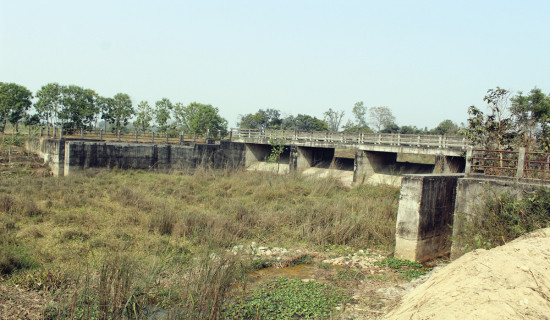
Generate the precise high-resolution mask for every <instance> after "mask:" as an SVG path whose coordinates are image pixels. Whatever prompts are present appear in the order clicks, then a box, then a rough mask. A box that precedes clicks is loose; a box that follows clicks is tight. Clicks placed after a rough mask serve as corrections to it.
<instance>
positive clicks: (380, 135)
mask: <svg viewBox="0 0 550 320" xmlns="http://www.w3.org/2000/svg"><path fill="white" fill-rule="evenodd" d="M381 143H382V134H381V133H379V134H378V144H381Z"/></svg>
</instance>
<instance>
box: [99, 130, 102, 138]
mask: <svg viewBox="0 0 550 320" xmlns="http://www.w3.org/2000/svg"><path fill="white" fill-rule="evenodd" d="M99 140H103V129H99Z"/></svg>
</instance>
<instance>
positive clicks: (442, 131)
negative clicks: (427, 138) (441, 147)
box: [431, 120, 458, 135]
mask: <svg viewBox="0 0 550 320" xmlns="http://www.w3.org/2000/svg"><path fill="white" fill-rule="evenodd" d="M431 133H432V134H437V135H456V134H458V125H457V124H456V123H454V122H452V121H451V120H443V121H441V122H440V123H439V124H438V125H437V127H435V128H433V129H432V130H431Z"/></svg>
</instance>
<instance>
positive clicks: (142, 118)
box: [134, 101, 153, 132]
mask: <svg viewBox="0 0 550 320" xmlns="http://www.w3.org/2000/svg"><path fill="white" fill-rule="evenodd" d="M136 115H137V117H136V120H135V121H134V126H135V127H136V128H138V129H139V130H141V131H142V132H145V131H146V130H147V129H148V128H149V127H150V126H151V121H153V110H151V107H150V106H149V103H148V102H147V101H141V102H140V103H139V104H138V106H137V110H136Z"/></svg>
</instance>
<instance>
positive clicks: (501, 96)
mask: <svg viewBox="0 0 550 320" xmlns="http://www.w3.org/2000/svg"><path fill="white" fill-rule="evenodd" d="M34 98H36V103H34V104H33V102H32V101H33V99H34ZM484 101H485V102H486V103H487V106H486V108H487V109H488V112H487V113H484V112H483V111H481V110H480V109H479V108H477V107H475V106H470V107H469V109H468V117H469V118H468V121H467V124H466V125H461V126H458V125H457V124H456V123H454V122H453V121H451V120H444V121H442V122H441V123H439V125H438V126H437V127H435V128H433V129H431V130H428V129H427V128H424V129H420V128H417V127H416V126H412V125H404V126H398V125H397V124H396V122H395V121H396V119H395V116H394V115H393V113H392V111H391V109H390V108H389V107H385V106H372V107H368V108H367V106H366V105H365V104H364V103H363V102H362V101H359V102H357V103H355V105H354V106H353V108H352V117H351V119H349V120H348V121H347V122H346V123H345V124H342V121H343V119H344V115H345V112H344V111H343V110H333V109H332V108H329V109H328V110H327V111H326V112H324V113H323V116H324V117H323V119H319V118H317V117H314V116H310V115H306V114H298V115H296V116H294V115H288V116H284V117H283V116H282V115H281V112H280V111H279V110H277V109H272V108H268V109H259V110H258V111H257V112H256V113H249V114H244V115H240V120H239V123H238V126H239V127H240V128H243V129H270V130H299V131H334V132H338V131H344V132H366V133H368V132H381V133H401V134H437V135H455V134H462V135H465V136H467V137H468V138H469V139H470V140H472V141H473V142H474V143H475V144H476V145H481V146H484V147H487V148H489V147H491V148H497V149H498V150H505V149H514V148H517V147H518V146H522V147H526V148H527V149H528V150H539V151H545V152H548V151H550V96H549V95H546V94H544V93H543V92H542V91H541V90H540V89H537V88H534V89H532V90H531V91H530V92H529V93H528V94H523V92H518V93H517V94H515V95H514V94H513V93H512V92H511V91H509V90H506V89H502V88H500V87H497V88H495V89H489V90H488V91H487V95H486V96H485V97H484ZM130 120H133V122H132V125H133V127H134V129H135V130H139V131H143V132H145V131H147V130H155V131H157V132H161V133H174V134H177V133H180V132H183V133H199V134H201V133H204V132H206V131H207V130H210V132H212V134H213V135H216V134H218V133H221V134H222V135H225V134H226V133H227V129H228V128H227V120H226V119H224V118H223V117H221V116H220V114H219V110H218V108H216V107H213V106H212V105H210V104H202V103H198V102H192V103H190V104H188V105H184V104H183V103H179V102H176V103H174V102H172V101H170V100H169V99H168V98H162V99H160V100H158V101H156V102H155V103H154V105H150V104H149V102H147V101H141V102H139V103H138V104H137V106H135V107H134V105H133V102H132V100H131V98H130V96H129V95H128V94H125V93H117V94H115V95H114V96H113V97H103V96H101V95H99V94H97V92H95V91H94V90H92V89H86V88H83V87H80V86H76V85H68V86H66V85H60V84H58V83H49V84H46V85H44V86H42V87H41V88H40V90H38V91H37V92H36V94H35V95H33V93H32V92H31V91H30V90H28V89H27V88H25V87H24V86H22V85H18V84H16V83H3V82H0V132H4V129H5V127H6V124H7V123H8V122H9V123H11V124H12V125H14V126H15V128H16V130H17V128H18V124H19V123H24V124H26V125H37V124H40V125H56V126H61V127H63V128H64V129H66V130H74V129H81V128H84V129H90V128H98V127H99V125H101V124H102V125H103V126H104V129H107V125H109V128H111V129H112V130H113V131H115V132H119V131H120V130H122V129H123V128H125V126H127V125H128V124H129V122H130Z"/></svg>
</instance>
